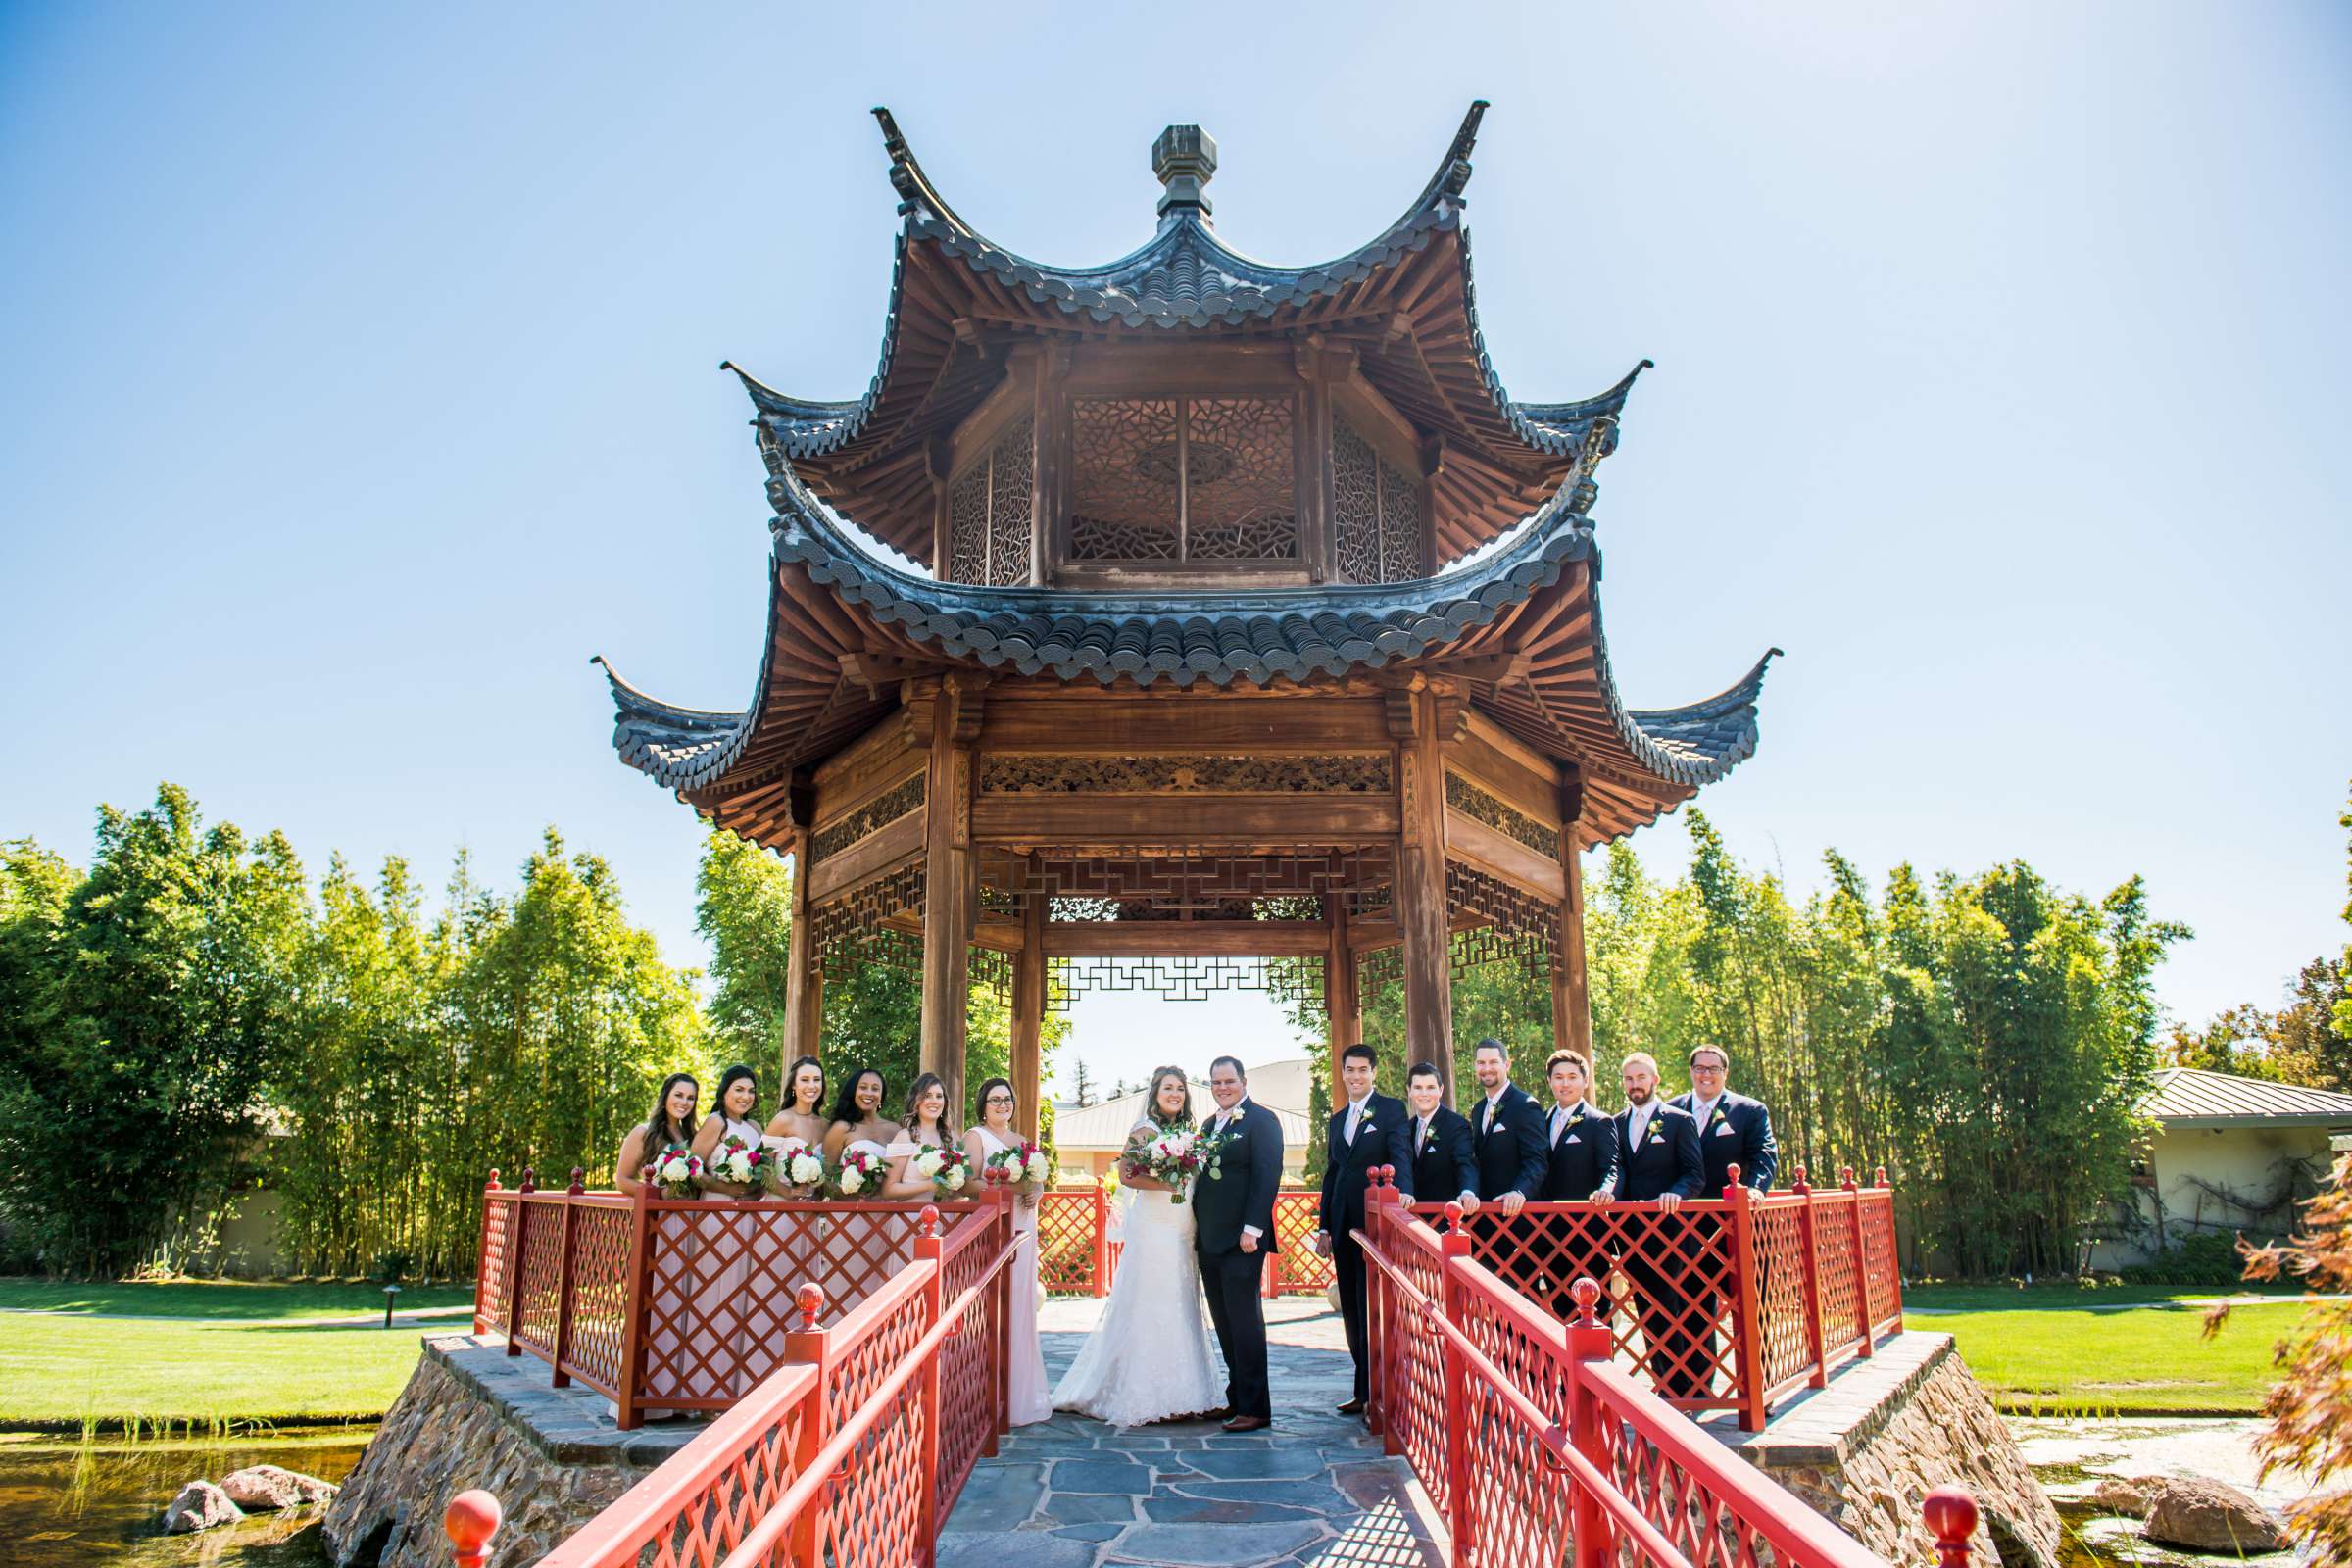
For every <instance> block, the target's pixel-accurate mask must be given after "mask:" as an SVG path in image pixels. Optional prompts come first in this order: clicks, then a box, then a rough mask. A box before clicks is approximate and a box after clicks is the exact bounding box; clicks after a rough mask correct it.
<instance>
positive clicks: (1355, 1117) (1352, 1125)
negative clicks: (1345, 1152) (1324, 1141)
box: [1342, 1094, 1372, 1146]
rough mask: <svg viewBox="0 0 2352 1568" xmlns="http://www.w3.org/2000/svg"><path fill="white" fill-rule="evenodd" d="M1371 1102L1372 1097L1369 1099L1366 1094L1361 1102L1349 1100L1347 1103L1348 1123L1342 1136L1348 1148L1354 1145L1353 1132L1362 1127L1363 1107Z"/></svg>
mask: <svg viewBox="0 0 2352 1568" xmlns="http://www.w3.org/2000/svg"><path fill="white" fill-rule="evenodd" d="M1371 1100H1372V1097H1371V1096H1370V1095H1368V1094H1367V1095H1365V1096H1364V1098H1363V1099H1361V1100H1350V1101H1349V1102H1348V1123H1347V1130H1346V1132H1345V1133H1344V1134H1343V1135H1342V1136H1344V1137H1345V1138H1346V1139H1347V1140H1348V1144H1349V1145H1350V1146H1353V1144H1354V1143H1355V1131H1356V1129H1357V1128H1358V1127H1360V1126H1362V1125H1363V1121H1364V1106H1365V1105H1367V1104H1369V1103H1371Z"/></svg>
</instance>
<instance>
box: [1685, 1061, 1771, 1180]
mask: <svg viewBox="0 0 2352 1568" xmlns="http://www.w3.org/2000/svg"><path fill="white" fill-rule="evenodd" d="M1731 1071H1732V1054H1731V1053H1730V1052H1728V1051H1726V1050H1724V1049H1723V1048H1722V1047H1721V1046H1700V1047H1699V1048H1698V1049H1697V1050H1695V1051H1693V1052H1691V1092H1690V1093H1689V1094H1687V1095H1677V1096H1675V1097H1674V1098H1673V1099H1672V1100H1670V1101H1668V1102H1667V1103H1668V1104H1670V1105H1679V1106H1681V1107H1682V1108H1683V1109H1685V1110H1687V1111H1689V1112H1690V1113H1691V1119H1692V1120H1694V1121H1695V1122H1697V1124H1698V1157H1699V1161H1700V1164H1701V1166H1702V1168H1703V1169H1704V1172H1705V1179H1704V1181H1703V1182H1702V1183H1701V1184H1700V1186H1699V1192H1700V1194H1701V1196H1703V1197H1707V1198H1720V1197H1722V1196H1723V1190H1724V1189H1725V1188H1726V1187H1729V1186H1730V1185H1731V1182H1732V1175H1731V1167H1732V1166H1734V1165H1737V1166H1739V1167H1740V1185H1741V1186H1743V1187H1752V1188H1754V1189H1755V1190H1756V1191H1757V1192H1759V1193H1769V1192H1771V1191H1772V1178H1773V1176H1774V1175H1775V1174H1776V1173H1777V1172H1778V1171H1779V1170H1780V1168H1781V1146H1780V1145H1779V1144H1778V1143H1777V1142H1775V1141H1774V1139H1773V1136H1772V1112H1771V1111H1769V1110H1767V1109H1766V1108H1765V1107H1764V1103H1763V1102H1762V1101H1760V1100H1750V1099H1748V1098H1747V1096H1745V1095H1735V1094H1733V1093H1732V1091H1731V1087H1730V1083H1729V1079H1730V1075H1731Z"/></svg>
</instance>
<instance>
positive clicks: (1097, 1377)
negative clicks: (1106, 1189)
mask: <svg viewBox="0 0 2352 1568" xmlns="http://www.w3.org/2000/svg"><path fill="white" fill-rule="evenodd" d="M1193 1130H1195V1129H1194V1125H1193V1091H1192V1086H1191V1084H1190V1083H1189V1082H1187V1081H1186V1079H1185V1076H1184V1071H1183V1069H1182V1068H1179V1067H1162V1068H1160V1069H1159V1070H1158V1071H1157V1072H1154V1073H1153V1074H1152V1098H1151V1100H1150V1101H1149V1102H1148V1103H1147V1109H1146V1113H1145V1116H1144V1119H1143V1120H1142V1121H1139V1122H1137V1123H1136V1124H1135V1129H1134V1131H1132V1132H1130V1133H1129V1134H1128V1135H1127V1152H1126V1155H1123V1156H1122V1157H1121V1161H1120V1174H1121V1179H1122V1180H1123V1182H1124V1184H1125V1185H1126V1187H1127V1189H1128V1190H1129V1191H1130V1192H1131V1193H1132V1194H1133V1197H1132V1198H1130V1199H1128V1200H1127V1201H1128V1202H1129V1203H1130V1204H1131V1205H1132V1206H1130V1208H1129V1209H1128V1212H1127V1248H1126V1250H1125V1251H1124V1252H1123V1253H1121V1254H1120V1257H1119V1271H1118V1273H1117V1274H1116V1275H1115V1276H1113V1278H1112V1280H1111V1284H1110V1300H1109V1302H1108V1303H1107V1304H1106V1305H1105V1306H1104V1307H1103V1318H1102V1321H1101V1322H1099V1323H1097V1324H1096V1325H1095V1331H1094V1332H1093V1333H1092V1334H1090V1335H1088V1336H1087V1337H1086V1343H1085V1344H1084V1345H1083V1346H1081V1347H1079V1349H1078V1358H1077V1359H1076V1360H1075V1361H1072V1362H1071V1363H1070V1369H1069V1370H1068V1371H1067V1372H1065V1373H1063V1374H1062V1376H1061V1382H1060V1383H1058V1384H1056V1385H1055V1386H1054V1408H1056V1409H1060V1410H1075V1411H1077V1412H1078V1413H1080V1414H1081V1415H1091V1416H1093V1417H1094V1418H1095V1419H1097V1420H1098V1421H1107V1422H1109V1423H1110V1424H1111V1425H1113V1426H1121V1427H1133V1426H1142V1425H1144V1424H1146V1423H1147V1422H1152V1421H1165V1420H1168V1419H1171V1418H1173V1417H1177V1416H1188V1415H1201V1414H1205V1413H1207V1412H1209V1411H1211V1410H1214V1409H1215V1408H1216V1407H1217V1406H1218V1405H1220V1404H1222V1403H1223V1402H1224V1400H1225V1382H1224V1378H1223V1375H1222V1374H1221V1373H1220V1372H1219V1371H1218V1369H1217V1358H1216V1353H1215V1352H1214V1351H1213V1350H1212V1349H1210V1348H1209V1341H1208V1323H1207V1320H1206V1316H1205V1314H1204V1313H1203V1311H1202V1308H1201V1263H1200V1259H1199V1258H1198V1257H1197V1256H1196V1255H1195V1254H1194V1251H1193V1208H1192V1205H1191V1204H1190V1203H1189V1202H1178V1201H1176V1200H1177V1197H1178V1196H1179V1195H1177V1194H1175V1193H1172V1192H1170V1191H1169V1189H1168V1188H1167V1186H1166V1185H1165V1184H1164V1183H1162V1182H1159V1181H1156V1180H1154V1179H1153V1178H1152V1177H1150V1176H1145V1175H1141V1174H1137V1173H1136V1171H1137V1169H1138V1167H1136V1166H1134V1165H1133V1164H1131V1163H1130V1162H1129V1159H1128V1157H1127V1156H1132V1155H1134V1154H1135V1153H1136V1152H1138V1151H1139V1150H1141V1149H1142V1148H1143V1146H1144V1145H1145V1144H1146V1143H1147V1142H1149V1141H1150V1140H1151V1139H1153V1138H1156V1137H1157V1136H1159V1135H1160V1134H1161V1133H1163V1132H1170V1131H1184V1132H1191V1131H1193Z"/></svg>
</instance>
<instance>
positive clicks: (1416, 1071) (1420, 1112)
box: [1404, 1061, 1478, 1214]
mask: <svg viewBox="0 0 2352 1568" xmlns="http://www.w3.org/2000/svg"><path fill="white" fill-rule="evenodd" d="M1404 1086H1405V1087H1404V1093H1405V1099H1406V1100H1408V1101H1410V1102H1411V1103H1412V1107H1413V1126H1412V1146H1413V1193H1414V1195H1415V1196H1416V1197H1418V1198H1419V1199H1420V1201H1422V1202H1424V1203H1459V1204H1461V1205H1462V1212H1463V1213H1465V1214H1475V1213H1477V1212H1478V1154H1477V1152H1476V1146H1475V1145H1474V1144H1473V1143H1472V1141H1471V1137H1470V1118H1469V1117H1467V1116H1465V1115H1463V1114H1462V1113H1461V1112H1460V1111H1458V1110H1455V1109H1454V1108H1453V1107H1452V1106H1450V1105H1448V1104H1446V1078H1445V1075H1444V1074H1442V1073H1440V1072H1439V1071H1438V1067H1437V1063H1435V1062H1431V1061H1416V1062H1414V1063H1413V1070H1412V1072H1411V1073H1410V1074H1409V1075H1408V1076H1407V1077H1406V1078H1405V1081H1404Z"/></svg>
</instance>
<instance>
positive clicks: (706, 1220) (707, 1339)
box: [694, 1062, 783, 1398]
mask: <svg viewBox="0 0 2352 1568" xmlns="http://www.w3.org/2000/svg"><path fill="white" fill-rule="evenodd" d="M716 1098H717V1101H718V1109H717V1113H716V1114H715V1115H711V1116H707V1117H705V1118H704V1120H703V1125H702V1126H701V1127H700V1128H699V1129H697V1130H696V1132H695V1135H694V1152H696V1153H697V1154H700V1155H701V1156H702V1157H703V1159H704V1160H705V1162H706V1163H707V1162H708V1161H709V1160H710V1158H711V1155H712V1154H713V1153H715V1152H717V1150H718V1146H719V1143H720V1141H721V1140H723V1139H726V1138H728V1137H734V1138H739V1139H741V1140H743V1142H744V1144H745V1146H746V1147H748V1148H752V1149H757V1148H759V1147H760V1122H759V1119H758V1118H759V1112H760V1078H759V1075H758V1074H757V1073H755V1072H753V1071H752V1069H751V1068H749V1067H747V1066H745V1065H744V1064H743V1063H741V1062H737V1063H736V1064H735V1065H734V1066H732V1067H729V1068H728V1069H727V1070H726V1071H725V1072H722V1073H720V1074H719V1075H718V1095H717V1097H716ZM703 1186H704V1187H706V1188H708V1189H709V1190H710V1191H711V1192H712V1193H714V1194H717V1195H719V1196H721V1197H725V1198H758V1197H759V1196H760V1189H759V1188H757V1187H752V1186H747V1185H745V1184H744V1183H741V1182H730V1181H721V1180H719V1179H718V1178H717V1177H715V1176H705V1177H704V1178H703ZM700 1229H701V1231H702V1236H703V1250H704V1253H705V1255H706V1256H707V1257H712V1258H716V1259H718V1260H719V1262H720V1266H719V1267H718V1268H716V1269H710V1268H708V1267H706V1268H705V1269H704V1270H703V1271H701V1272H702V1283H701V1287H700V1290H699V1292H698V1295H699V1300H698V1301H697V1303H696V1304H697V1308H698V1309H697V1310H696V1312H695V1314H694V1316H695V1325H696V1330H697V1332H696V1334H695V1348H696V1349H697V1350H698V1351H699V1352H700V1353H699V1354H698V1355H697V1356H696V1360H697V1361H699V1362H701V1363H702V1364H703V1367H705V1368H707V1369H708V1370H707V1371H705V1372H704V1373H703V1375H702V1376H700V1377H698V1378H697V1379H696V1383H697V1386H698V1388H700V1389H701V1390H703V1392H705V1393H706V1394H718V1395H722V1396H725V1395H731V1396H734V1397H738V1398H740V1397H742V1396H743V1395H744V1394H745V1393H746V1392H748V1391H749V1390H750V1388H751V1386H752V1385H753V1384H755V1383H757V1382H759V1381H760V1378H761V1377H762V1376H764V1375H765V1374H766V1372H767V1370H768V1367H767V1364H766V1363H770V1362H772V1361H773V1360H774V1354H773V1352H772V1351H770V1350H767V1349H766V1348H764V1347H763V1346H762V1345H761V1344H760V1337H759V1336H758V1335H757V1334H755V1333H753V1331H752V1329H751V1325H750V1323H749V1321H748V1319H749V1316H750V1314H749V1312H748V1311H747V1310H746V1307H747V1306H748V1304H749V1302H748V1294H747V1290H746V1287H747V1285H748V1283H749V1281H750V1278H751V1273H752V1266H753V1264H755V1263H757V1264H759V1265H760V1286H759V1293H760V1295H763V1296H764V1295H767V1294H770V1293H771V1291H773V1290H774V1289H777V1288H779V1287H780V1285H781V1282H780V1281H778V1280H777V1279H776V1278H775V1276H776V1274H777V1273H778V1270H777V1268H776V1266H775V1265H776V1263H777V1261H778V1259H779V1258H780V1257H781V1255H782V1252H783V1246H782V1239H781V1238H780V1237H779V1236H778V1234H777V1232H776V1215H775V1214H774V1213H772V1212H770V1213H764V1214H763V1213H760V1211H759V1210H757V1209H743V1208H739V1207H738V1206H737V1205H735V1204H733V1203H729V1204H727V1205H726V1206H725V1207H724V1208H714V1209H713V1210H712V1211H711V1213H709V1214H706V1215H704V1216H702V1223H701V1226H700ZM755 1363H759V1364H757V1365H755Z"/></svg>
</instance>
